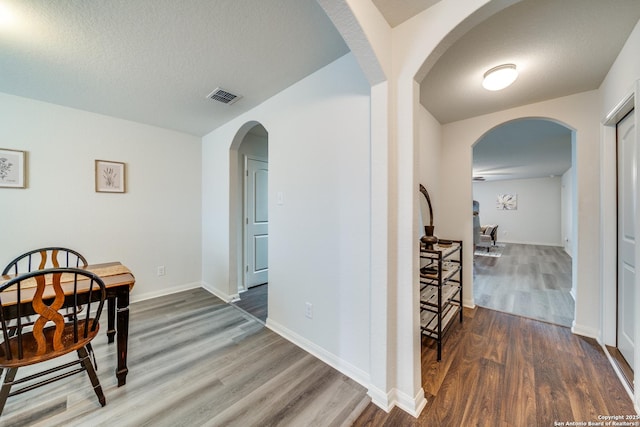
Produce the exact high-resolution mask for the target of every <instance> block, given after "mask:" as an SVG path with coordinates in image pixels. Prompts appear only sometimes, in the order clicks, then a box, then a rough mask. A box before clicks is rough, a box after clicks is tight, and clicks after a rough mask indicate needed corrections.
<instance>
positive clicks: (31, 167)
mask: <svg viewBox="0 0 640 427" xmlns="http://www.w3.org/2000/svg"><path fill="white" fill-rule="evenodd" d="M0 140H2V143H1V144H0V146H1V147H2V148H11V149H16V150H25V151H27V152H28V188H27V189H24V190H22V189H0V206H1V208H0V235H1V236H2V245H0V263H2V265H4V264H5V263H8V262H9V261H10V260H11V259H13V258H14V257H15V256H17V255H19V254H21V253H23V252H25V251H27V250H29V249H35V248H37V247H42V246H49V245H53V246H67V247H71V248H74V249H76V250H78V251H79V252H80V253H82V254H83V255H85V257H86V258H87V260H88V261H89V263H101V262H108V261H121V262H122V263H123V264H125V265H126V266H128V267H129V268H130V269H131V271H132V272H133V273H134V275H135V276H136V285H135V288H134V290H133V293H132V297H131V298H132V299H133V300H136V299H142V298H146V297H151V296H156V295H160V294H164V293H169V292H173V291H175V290H176V289H180V288H185V287H195V286H200V271H201V261H200V193H201V192H200V139H199V138H197V137H194V136H191V135H186V134H182V133H178V132H173V131H168V130H164V129H160V128H156V127H152V126H147V125H142V124H139V123H134V122H129V121H125V120H120V119H115V118H112V117H107V116H102V115H98V114H93V113H89V112H85V111H80V110H75V109H71V108H66V107H60V106H57V105H53V104H47V103H44V102H39V101H34V100H31V99H26V98H20V97H16V96H12V95H7V94H1V93H0ZM96 159H102V160H112V161H119V162H125V163H126V168H127V169H126V171H127V182H126V185H127V192H126V193H125V194H106V193H96V192H95V187H94V160H96ZM160 265H164V266H165V267H166V276H162V277H158V276H157V275H156V273H157V270H156V268H157V266H160Z"/></svg>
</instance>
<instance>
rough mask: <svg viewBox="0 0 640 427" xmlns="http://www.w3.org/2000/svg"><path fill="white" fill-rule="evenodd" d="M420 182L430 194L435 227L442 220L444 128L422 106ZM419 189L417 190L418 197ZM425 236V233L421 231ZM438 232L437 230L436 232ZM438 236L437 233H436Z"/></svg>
mask: <svg viewBox="0 0 640 427" xmlns="http://www.w3.org/2000/svg"><path fill="white" fill-rule="evenodd" d="M418 140H419V142H418V182H419V183H420V184H422V185H424V186H425V188H426V189H427V191H428V192H429V198H430V199H431V205H432V208H433V217H434V223H433V225H434V226H436V227H437V225H438V220H439V219H440V203H439V202H440V184H441V180H440V153H441V149H440V143H441V140H442V126H441V125H440V123H438V121H437V120H436V119H435V118H434V117H433V116H432V115H431V113H429V111H427V110H426V109H425V108H424V107H423V106H422V105H420V106H419V107H418ZM417 194H418V189H416V196H417ZM420 231H421V232H422V233H423V234H424V231H423V230H420ZM436 231H437V230H436ZM435 234H436V236H437V232H436V233H435Z"/></svg>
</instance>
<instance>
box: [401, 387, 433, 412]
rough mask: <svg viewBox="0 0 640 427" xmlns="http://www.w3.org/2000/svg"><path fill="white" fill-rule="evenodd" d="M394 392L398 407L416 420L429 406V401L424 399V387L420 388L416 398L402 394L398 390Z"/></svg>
mask: <svg viewBox="0 0 640 427" xmlns="http://www.w3.org/2000/svg"><path fill="white" fill-rule="evenodd" d="M393 391H394V392H395V395H396V398H395V401H396V406H397V407H398V408H400V409H402V410H403V411H405V412H407V413H408V414H409V415H411V416H413V417H414V418H418V417H419V416H420V413H421V412H422V410H423V409H424V407H425V406H427V399H426V398H425V397H424V390H423V389H422V387H420V390H419V391H418V394H416V395H415V396H414V397H411V396H409V395H407V394H405V393H402V392H401V391H399V390H397V389H394V390H393Z"/></svg>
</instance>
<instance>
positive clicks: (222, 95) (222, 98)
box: [207, 87, 242, 105]
mask: <svg viewBox="0 0 640 427" xmlns="http://www.w3.org/2000/svg"><path fill="white" fill-rule="evenodd" d="M207 98H209V99H213V100H214V101H218V102H222V103H223V104H227V105H231V104H233V103H234V102H236V101H237V100H239V99H240V98H242V96H240V95H234V94H232V93H231V92H228V91H226V90H224V89H220V88H219V87H218V88H216V89H215V90H214V91H213V92H211V93H210V94H209V95H207Z"/></svg>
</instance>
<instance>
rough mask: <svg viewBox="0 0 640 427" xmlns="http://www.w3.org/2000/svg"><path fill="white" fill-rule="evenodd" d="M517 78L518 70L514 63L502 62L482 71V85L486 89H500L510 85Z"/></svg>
mask: <svg viewBox="0 0 640 427" xmlns="http://www.w3.org/2000/svg"><path fill="white" fill-rule="evenodd" d="M517 78H518V70H516V66H515V65H514V64H503V65H498V66H497V67H493V68H492V69H490V70H489V71H487V72H486V73H484V80H483V81H482V87H484V88H485V89H487V90H493V91H495V90H501V89H504V88H505V87H507V86H509V85H511V84H512V83H513V82H515V81H516V79H517Z"/></svg>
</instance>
